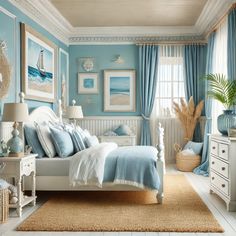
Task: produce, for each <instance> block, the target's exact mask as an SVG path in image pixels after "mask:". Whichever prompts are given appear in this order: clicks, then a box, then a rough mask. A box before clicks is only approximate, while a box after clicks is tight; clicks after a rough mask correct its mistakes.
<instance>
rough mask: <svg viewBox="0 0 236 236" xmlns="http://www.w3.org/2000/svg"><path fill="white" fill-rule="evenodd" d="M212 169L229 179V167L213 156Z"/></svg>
mask: <svg viewBox="0 0 236 236" xmlns="http://www.w3.org/2000/svg"><path fill="white" fill-rule="evenodd" d="M211 168H212V169H213V170H215V171H216V172H218V173H219V174H221V175H223V176H224V177H226V178H229V165H228V164H227V163H225V162H223V161H221V160H219V159H217V158H215V157H213V156H211Z"/></svg>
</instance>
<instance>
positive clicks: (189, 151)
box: [181, 149, 196, 156]
mask: <svg viewBox="0 0 236 236" xmlns="http://www.w3.org/2000/svg"><path fill="white" fill-rule="evenodd" d="M181 154H183V155H184V156H195V155H196V154H195V152H194V151H193V149H184V150H182V151H181Z"/></svg>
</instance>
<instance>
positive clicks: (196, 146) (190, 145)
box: [183, 141, 203, 155]
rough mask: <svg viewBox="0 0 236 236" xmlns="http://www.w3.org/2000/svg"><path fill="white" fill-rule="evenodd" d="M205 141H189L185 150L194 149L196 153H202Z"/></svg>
mask: <svg viewBox="0 0 236 236" xmlns="http://www.w3.org/2000/svg"><path fill="white" fill-rule="evenodd" d="M202 146H203V143H196V142H192V141H188V143H187V144H186V145H185V147H184V149H183V150H186V149H192V150H193V151H194V153H195V154H196V155H200V153H201V151H202Z"/></svg>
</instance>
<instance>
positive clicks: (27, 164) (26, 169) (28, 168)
mask: <svg viewBox="0 0 236 236" xmlns="http://www.w3.org/2000/svg"><path fill="white" fill-rule="evenodd" d="M32 171H35V161H34V159H30V160H27V161H24V162H23V163H22V174H24V175H26V176H28V175H30V174H31V172H32Z"/></svg>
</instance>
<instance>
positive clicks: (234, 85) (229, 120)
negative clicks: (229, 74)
mask: <svg viewBox="0 0 236 236" xmlns="http://www.w3.org/2000/svg"><path fill="white" fill-rule="evenodd" d="M205 79H206V80H207V81H208V82H209V88H210V90H209V91H208V96H209V97H210V98H213V99H215V100H217V101H218V102H220V103H222V104H223V106H224V107H225V109H226V110H224V111H223V114H221V115H219V116H218V118H217V128H218V130H219V132H220V133H221V134H223V135H228V130H229V129H230V128H236V113H235V111H234V110H232V108H233V106H234V105H236V100H235V97H236V80H230V79H227V78H226V77H225V75H223V74H208V75H206V76H205Z"/></svg>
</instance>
